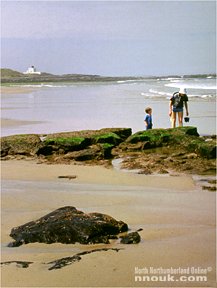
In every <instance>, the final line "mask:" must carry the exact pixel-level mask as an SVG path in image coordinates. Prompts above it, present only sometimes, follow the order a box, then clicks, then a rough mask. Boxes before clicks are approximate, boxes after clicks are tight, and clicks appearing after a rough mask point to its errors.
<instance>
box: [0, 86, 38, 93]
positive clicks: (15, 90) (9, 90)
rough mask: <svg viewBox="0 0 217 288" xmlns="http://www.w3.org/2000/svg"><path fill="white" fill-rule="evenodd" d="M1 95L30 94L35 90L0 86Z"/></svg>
mask: <svg viewBox="0 0 217 288" xmlns="http://www.w3.org/2000/svg"><path fill="white" fill-rule="evenodd" d="M0 89H1V94H22V93H31V92H33V91H35V90H36V88H29V87H22V86H19V85H17V86H0Z"/></svg>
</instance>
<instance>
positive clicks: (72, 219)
mask: <svg viewBox="0 0 217 288" xmlns="http://www.w3.org/2000/svg"><path fill="white" fill-rule="evenodd" d="M127 230H128V226H127V224H126V223H124V222H122V221H117V220H115V219H114V218H112V217H111V216H108V215H105V214H101V213H89V214H85V213H83V212H82V211H79V210H77V209H76V208H75V207H71V206H66V207H62V208H59V209H57V210H55V211H53V212H51V213H50V214H47V215H45V216H44V217H42V218H40V219H38V220H36V221H31V222H29V223H26V224H24V225H22V226H19V227H16V228H13V229H12V230H11V233H10V236H11V237H12V238H13V239H14V240H15V242H12V243H10V244H9V247H17V246H20V245H22V244H27V243H33V242H42V243H47V244H50V243H55V242H60V243H65V244H74V243H76V242H78V243H81V244H95V243H106V244H108V243H109V239H114V238H116V235H117V234H119V233H121V232H125V231H127Z"/></svg>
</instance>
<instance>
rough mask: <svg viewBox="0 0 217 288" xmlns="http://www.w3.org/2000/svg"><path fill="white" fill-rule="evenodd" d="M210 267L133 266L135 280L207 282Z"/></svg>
mask: <svg viewBox="0 0 217 288" xmlns="http://www.w3.org/2000/svg"><path fill="white" fill-rule="evenodd" d="M211 271H212V267H206V268H201V267H185V268H182V267H178V268H172V267H170V268H162V267H159V268H154V267H143V268H139V267H135V271H134V274H135V275H134V277H135V282H185V283H187V282H198V283H199V282H207V281H208V274H209V273H210V272H211Z"/></svg>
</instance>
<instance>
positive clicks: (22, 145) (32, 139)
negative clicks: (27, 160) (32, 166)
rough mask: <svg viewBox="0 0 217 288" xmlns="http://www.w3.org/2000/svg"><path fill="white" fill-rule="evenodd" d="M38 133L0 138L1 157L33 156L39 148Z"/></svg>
mask: <svg viewBox="0 0 217 288" xmlns="http://www.w3.org/2000/svg"><path fill="white" fill-rule="evenodd" d="M40 144H41V140H40V137H39V135H35V134H30V135H13V136H7V137H2V138H1V157H5V156H7V155H14V156H15V155H25V156H34V155H35V154H36V152H37V150H38V149H39V147H40Z"/></svg>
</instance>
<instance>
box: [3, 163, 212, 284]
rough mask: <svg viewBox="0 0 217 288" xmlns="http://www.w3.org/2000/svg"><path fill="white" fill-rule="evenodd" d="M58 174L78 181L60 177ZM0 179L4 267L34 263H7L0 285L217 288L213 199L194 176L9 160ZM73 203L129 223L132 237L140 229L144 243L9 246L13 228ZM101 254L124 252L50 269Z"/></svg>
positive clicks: (112, 242)
mask: <svg viewBox="0 0 217 288" xmlns="http://www.w3.org/2000/svg"><path fill="white" fill-rule="evenodd" d="M60 175H76V177H77V178H76V179H72V180H69V179H59V178H58V176H60ZM1 176H2V197H1V205H2V206H1V207H2V221H1V222H2V253H1V258H2V259H1V261H2V262H4V261H31V262H33V263H32V264H31V265H30V266H29V268H20V267H17V265H16V264H10V265H3V266H2V268H1V269H2V280H1V281H2V282H1V287H193V286H194V287H215V193H211V192H207V191H202V190H200V188H198V187H197V186H196V185H195V184H194V182H193V180H192V178H191V177H190V176H170V177H169V176H145V175H136V174H133V173H126V172H121V171H118V170H115V169H106V168H103V167H99V166H94V167H91V166H81V165H45V164H36V163H35V162H33V161H4V162H2V163H1ZM68 205H70V206H75V207H76V208H77V209H79V210H82V211H84V212H100V213H105V214H109V215H110V216H112V217H114V218H116V219H117V220H122V221H124V222H126V223H128V225H129V227H130V229H131V230H132V231H135V230H137V229H139V228H142V229H143V231H141V232H139V233H140V235H141V238H142V241H141V242H140V243H139V244H134V245H124V244H120V242H119V241H118V240H112V241H111V244H107V245H105V244H97V245H88V246H86V245H80V244H75V245H71V244H70V245H65V244H59V243H56V244H50V245H48V244H42V243H33V244H28V245H22V246H20V247H17V248H9V247H7V244H8V243H9V242H11V241H12V238H10V236H9V234H10V230H11V229H12V228H13V227H16V226H19V225H21V224H24V223H26V222H28V221H31V220H36V219H37V218H39V217H42V216H44V215H45V214H47V213H49V212H51V211H53V210H55V209H57V208H59V207H63V206H68ZM97 248H121V249H123V250H120V251H119V252H115V251H112V250H110V251H100V252H96V253H90V254H87V255H84V256H82V259H81V261H79V262H75V263H73V264H71V265H69V266H67V267H64V268H62V269H59V270H52V271H49V270H48V268H49V265H48V264H47V263H48V262H49V261H52V260H56V259H59V258H63V257H68V256H72V255H74V254H76V253H78V252H82V251H89V250H93V249H97ZM136 267H137V268H139V269H143V268H144V269H151V267H154V268H160V267H162V268H171V267H172V268H174V269H175V268H179V267H181V268H188V267H189V269H193V270H194V269H196V268H198V267H201V268H204V269H208V268H209V271H208V270H207V273H206V274H205V276H207V281H203V282H201V281H198V279H196V278H195V281H192V278H191V281H189V282H186V281H185V282H180V281H177V280H176V282H172V281H166V282H160V281H156V279H155V281H154V282H153V281H146V282H143V281H135V275H137V274H135V269H136ZM210 267H211V268H210ZM193 270H192V271H193ZM211 270H212V271H211ZM199 272H200V271H199ZM199 275H202V274H201V273H199ZM142 276H144V275H142ZM149 276H153V275H152V274H151V272H150V274H149ZM177 276H178V277H179V276H182V275H181V274H178V275H176V277H177ZM188 276H189V275H188ZM190 276H192V277H196V276H197V274H195V272H194V273H193V274H190Z"/></svg>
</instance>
